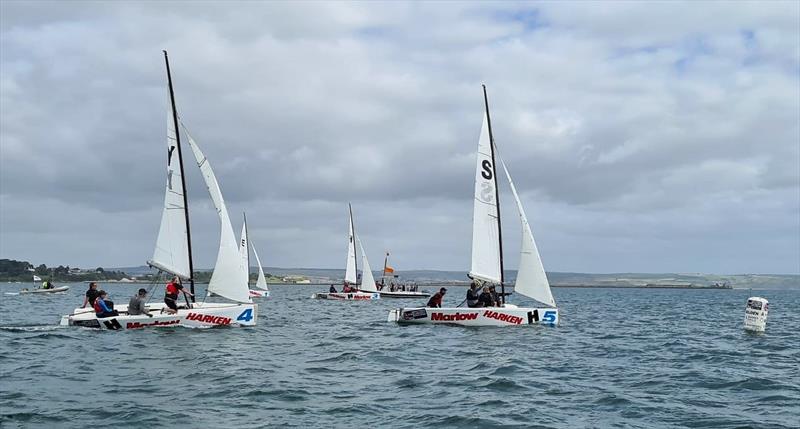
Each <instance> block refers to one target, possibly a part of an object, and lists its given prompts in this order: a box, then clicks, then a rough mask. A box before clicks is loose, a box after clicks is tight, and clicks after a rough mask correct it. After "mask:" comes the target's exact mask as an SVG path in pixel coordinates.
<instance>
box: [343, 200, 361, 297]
mask: <svg viewBox="0 0 800 429" xmlns="http://www.w3.org/2000/svg"><path fill="white" fill-rule="evenodd" d="M347 207H348V208H349V209H350V230H351V231H353V235H352V236H351V237H350V239H351V240H353V255H354V256H355V260H356V273H355V274H356V284H355V286H358V248H357V247H356V225H355V223H354V222H353V205H352V204H350V203H347ZM361 274H362V275H361V277H364V275H363V274H364V273H361Z"/></svg>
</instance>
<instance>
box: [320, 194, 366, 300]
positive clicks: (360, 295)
mask: <svg viewBox="0 0 800 429" xmlns="http://www.w3.org/2000/svg"><path fill="white" fill-rule="evenodd" d="M348 207H349V210H350V222H349V232H350V233H349V237H348V243H347V262H346V265H345V274H344V286H345V287H346V288H347V289H350V288H353V290H352V291H349V292H344V291H341V292H326V293H315V294H312V295H311V298H314V299H334V300H348V301H350V300H352V301H364V300H372V299H380V294H379V293H378V288H377V287H376V286H375V278H374V277H373V275H372V270H371V269H370V267H369V261H368V260H367V253H366V252H364V247H363V246H362V245H361V240H360V239H359V238H358V236H357V235H356V233H355V226H354V225H353V207H352V206H350V205H349V204H348ZM356 241H358V247H359V250H361V264H362V267H363V269H362V271H361V285H360V287H357V286H358V285H357V274H356V273H357V271H358V263H357V262H356V256H357V255H356Z"/></svg>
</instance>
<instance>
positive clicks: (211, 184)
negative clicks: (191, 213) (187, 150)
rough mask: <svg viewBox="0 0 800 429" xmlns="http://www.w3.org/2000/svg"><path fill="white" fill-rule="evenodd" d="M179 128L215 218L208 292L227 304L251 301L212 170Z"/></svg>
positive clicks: (226, 211) (229, 221)
mask: <svg viewBox="0 0 800 429" xmlns="http://www.w3.org/2000/svg"><path fill="white" fill-rule="evenodd" d="M183 129H184V131H185V132H184V134H185V135H186V137H187V140H188V141H189V146H190V147H191V148H192V152H193V153H194V158H195V160H197V166H198V167H200V171H201V172H202V173H203V180H205V182H206V187H207V188H208V193H209V195H210V196H211V200H212V201H213V202H214V207H216V209H217V214H218V215H219V222H220V238H219V251H218V252H217V263H216V264H215V265H214V272H213V273H212V274H211V280H210V281H209V282H208V292H209V293H212V294H215V295H219V296H221V297H223V298H227V299H230V300H231V301H237V302H247V303H249V302H252V300H251V299H250V292H249V288H248V287H247V280H248V273H247V271H248V270H247V269H246V268H245V267H243V264H242V258H241V253H240V252H239V246H238V245H237V242H236V236H234V234H233V225H231V220H230V217H228V209H227V208H226V206H225V200H224V199H223V198H222V192H221V191H220V189H219V183H217V178H216V176H214V171H213V170H212V169H211V164H209V162H208V160H207V159H206V156H205V155H203V152H201V151H200V148H199V147H198V146H197V143H195V141H194V139H192V137H191V136H190V135H189V133H188V131H187V130H186V127H185V126H184V127H183Z"/></svg>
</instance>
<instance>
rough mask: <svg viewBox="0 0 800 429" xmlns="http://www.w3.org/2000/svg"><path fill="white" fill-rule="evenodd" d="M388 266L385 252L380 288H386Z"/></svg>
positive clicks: (387, 253) (387, 254)
mask: <svg viewBox="0 0 800 429" xmlns="http://www.w3.org/2000/svg"><path fill="white" fill-rule="evenodd" d="M388 264H389V252H386V257H385V258H383V275H382V276H381V287H383V286H386V266H387V265H388Z"/></svg>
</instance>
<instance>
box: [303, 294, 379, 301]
mask: <svg viewBox="0 0 800 429" xmlns="http://www.w3.org/2000/svg"><path fill="white" fill-rule="evenodd" d="M311 299H333V300H337V301H370V300H373V299H381V294H379V293H369V292H350V293H342V292H336V293H330V292H329V293H315V294H313V295H311Z"/></svg>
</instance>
